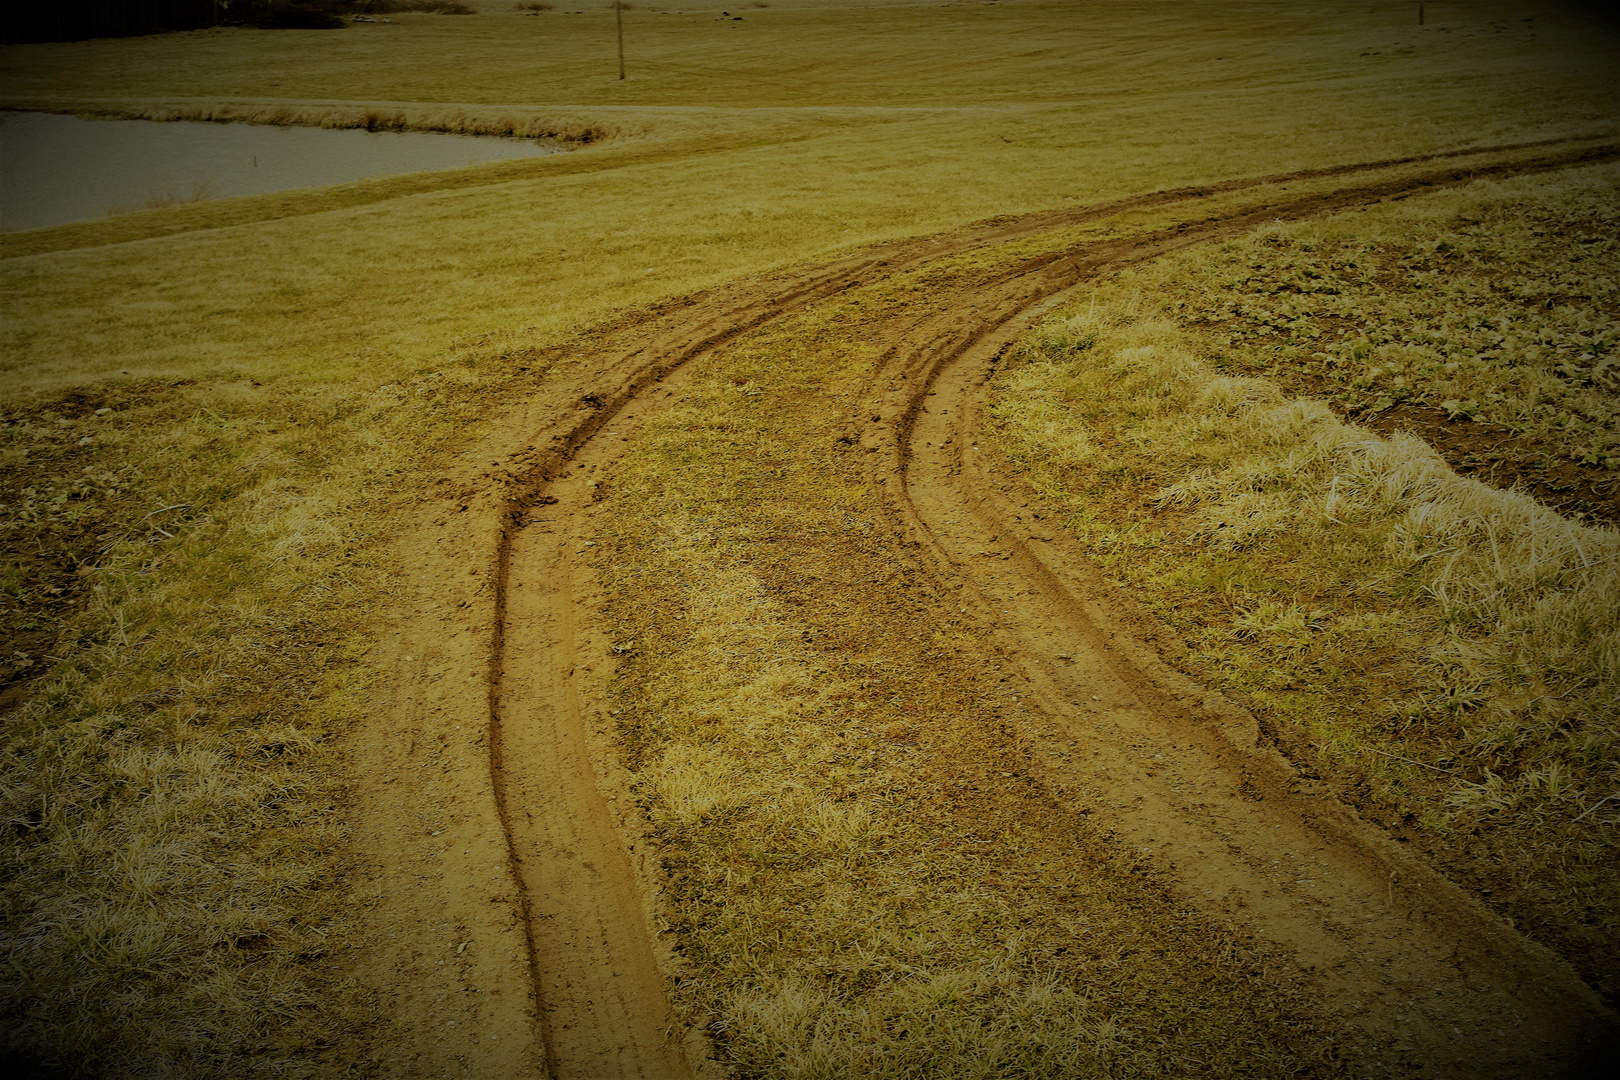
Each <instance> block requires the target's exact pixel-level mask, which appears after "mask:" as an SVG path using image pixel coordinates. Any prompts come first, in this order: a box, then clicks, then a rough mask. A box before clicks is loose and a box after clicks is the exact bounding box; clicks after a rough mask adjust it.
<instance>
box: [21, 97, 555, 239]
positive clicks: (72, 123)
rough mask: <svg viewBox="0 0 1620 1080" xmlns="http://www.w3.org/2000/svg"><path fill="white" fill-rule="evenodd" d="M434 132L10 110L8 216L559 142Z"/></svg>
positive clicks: (262, 186)
mask: <svg viewBox="0 0 1620 1080" xmlns="http://www.w3.org/2000/svg"><path fill="white" fill-rule="evenodd" d="M557 149H558V148H557V147H556V146H555V145H554V144H549V143H543V142H539V141H537V140H534V139H502V138H489V137H482V136H474V135H441V134H435V133H431V132H414V131H411V132H393V131H388V132H381V131H378V132H373V131H358V130H350V131H340V130H329V129H325V128H308V127H271V126H267V125H263V124H210V123H197V122H190V121H180V122H173V123H168V122H158V121H152V120H81V119H79V118H78V117H74V116H57V115H54V114H49V113H3V114H0V228H4V229H6V230H12V229H37V228H40V227H42V226H45V225H60V224H64V223H66V222H69V221H83V220H86V219H89V218H96V217H101V216H103V215H106V214H109V213H123V212H127V211H130V210H141V209H145V208H146V207H148V206H166V205H170V204H173V203H176V202H187V201H194V200H199V199H217V198H224V197H226V196H231V195H260V194H264V193H266V192H271V191H284V190H287V189H289V188H307V187H321V186H323V185H326V184H340V183H344V182H346V181H349V180H360V179H363V178H365V177H368V176H389V175H395V174H399V173H413V172H428V171H430V170H434V169H454V168H459V167H461V166H464V165H476V164H478V163H480V162H485V161H501V160H505V159H508V158H523V157H534V156H536V155H539V154H550V153H556V152H557Z"/></svg>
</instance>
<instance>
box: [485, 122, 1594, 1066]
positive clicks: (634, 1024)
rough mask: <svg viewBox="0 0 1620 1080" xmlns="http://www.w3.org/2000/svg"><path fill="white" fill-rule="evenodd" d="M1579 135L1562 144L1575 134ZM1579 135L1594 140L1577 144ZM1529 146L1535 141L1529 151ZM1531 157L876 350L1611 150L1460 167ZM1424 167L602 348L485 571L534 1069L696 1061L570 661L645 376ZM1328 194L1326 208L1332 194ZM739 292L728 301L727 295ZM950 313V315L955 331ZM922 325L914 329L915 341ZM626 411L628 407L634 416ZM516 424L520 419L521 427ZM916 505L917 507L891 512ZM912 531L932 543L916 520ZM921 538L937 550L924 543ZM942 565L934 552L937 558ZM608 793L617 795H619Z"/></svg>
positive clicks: (680, 324) (511, 505)
mask: <svg viewBox="0 0 1620 1080" xmlns="http://www.w3.org/2000/svg"><path fill="white" fill-rule="evenodd" d="M1580 141H1582V140H1576V142H1580ZM1584 141H1590V140H1584ZM1528 145H1533V146H1535V147H1537V148H1539V146H1540V145H1541V144H1528ZM1526 148H1528V146H1527V147H1506V148H1492V149H1491V150H1490V151H1476V152H1466V151H1465V152H1456V153H1457V154H1460V155H1464V156H1463V158H1462V163H1461V164H1458V165H1454V166H1451V167H1449V168H1446V169H1444V170H1437V171H1435V172H1433V173H1431V174H1429V175H1428V176H1427V177H1424V178H1417V179H1413V178H1410V177H1408V178H1404V179H1399V180H1394V179H1392V180H1388V181H1385V182H1382V183H1374V184H1369V185H1363V186H1362V187H1360V188H1357V189H1354V194H1342V195H1338V196H1332V195H1317V196H1310V197H1307V198H1304V199H1298V198H1295V199H1292V200H1290V199H1288V198H1286V197H1284V196H1283V195H1282V194H1281V193H1277V194H1275V195H1274V196H1270V197H1267V198H1265V199H1262V200H1260V203H1259V205H1257V206H1251V207H1248V208H1247V209H1245V210H1244V211H1243V212H1241V213H1237V214H1233V215H1231V216H1228V217H1225V218H1221V219H1219V220H1213V219H1211V220H1208V221H1203V222H1197V223H1191V224H1188V223H1184V224H1182V225H1180V226H1176V227H1174V228H1172V229H1168V230H1165V231H1163V232H1162V233H1157V234H1152V235H1151V236H1149V237H1147V238H1141V237H1138V238H1134V239H1128V240H1123V241H1122V240H1110V241H1107V242H1105V243H1102V244H1100V245H1091V246H1087V247H1082V248H1078V249H1071V250H1066V251H1062V252H1058V253H1056V254H1050V253H1049V254H1046V255H1041V256H1037V257H1031V258H1030V259H1028V260H1026V261H1025V262H1024V263H1022V264H1020V265H1018V266H1017V267H1016V268H1015V269H1014V271H1012V272H1010V273H1008V274H1005V275H1003V277H1002V278H1001V279H1000V280H999V281H996V282H993V283H991V285H990V286H989V287H988V288H987V289H986V291H985V295H984V296H983V298H981V300H980V301H979V302H978V303H977V307H978V308H979V311H978V313H977V316H976V320H975V321H973V322H972V325H973V326H974V327H975V329H973V330H972V331H971V332H968V333H965V334H964V333H963V332H962V331H960V330H951V331H944V332H942V336H941V337H940V338H939V340H934V341H929V342H928V343H927V345H926V347H925V348H923V349H921V350H920V351H919V350H912V351H911V353H908V352H907V351H906V350H905V349H899V350H891V356H890V362H891V363H890V367H891V368H893V367H894V366H895V365H898V366H899V367H900V368H904V369H906V370H908V371H911V372H912V373H914V374H915V375H916V376H917V377H916V378H911V379H908V380H907V381H908V382H909V384H910V385H911V386H913V387H917V386H919V384H921V383H925V382H929V383H931V382H932V381H933V380H934V379H935V378H936V377H937V375H938V372H939V370H940V366H941V364H942V363H943V362H945V361H946V360H958V361H959V360H960V359H961V358H962V357H964V356H966V355H967V354H968V353H969V351H970V350H972V349H973V348H974V347H975V346H976V343H980V342H982V341H984V340H986V337H985V335H986V334H989V333H992V332H995V331H996V328H998V327H1005V324H1006V323H1007V320H1008V319H1009V318H1012V317H1014V316H1016V315H1017V314H1019V313H1020V312H1028V311H1030V310H1032V309H1033V307H1034V305H1036V304H1038V303H1040V302H1041V301H1043V300H1045V299H1047V298H1049V297H1051V296H1053V295H1055V294H1056V293H1058V292H1060V291H1061V290H1062V289H1065V288H1068V287H1070V286H1072V285H1073V284H1074V283H1076V282H1077V281H1080V280H1083V279H1084V278H1085V277H1087V276H1089V275H1090V274H1091V273H1094V272H1096V270H1097V269H1098V268H1099V267H1101V266H1103V265H1116V264H1120V263H1121V262H1122V261H1124V260H1127V259H1136V258H1148V257H1151V256H1152V255H1154V254H1159V253H1162V252H1163V251H1167V250H1170V249H1172V248H1173V247H1176V246H1180V245H1182V244H1187V243H1194V242H1200V241H1201V240H1203V239H1207V238H1209V237H1210V236H1213V235H1217V234H1218V233H1219V232H1221V231H1223V230H1224V231H1226V232H1235V231H1238V230H1239V229H1242V228H1247V227H1250V226H1251V225H1253V224H1255V223H1257V222H1259V221H1262V220H1270V219H1271V218H1273V217H1276V216H1278V215H1279V214H1282V213H1310V212H1317V211H1319V210H1324V209H1328V208H1330V207H1333V206H1336V205H1353V204H1354V203H1355V202H1356V201H1361V202H1367V201H1376V200H1377V199H1379V198H1390V197H1400V196H1402V195H1405V194H1409V193H1411V192H1413V191H1416V190H1421V189H1423V188H1425V187H1429V186H1433V185H1435V184H1439V183H1456V182H1462V181H1464V180H1467V179H1471V178H1474V177H1477V176H1480V175H1489V174H1492V173H1503V174H1505V173H1508V172H1520V171H1525V170H1527V169H1533V168H1543V167H1545V168H1551V167H1555V164H1554V163H1555V162H1556V163H1563V164H1567V163H1568V162H1569V161H1570V160H1574V159H1579V160H1601V159H1604V157H1603V156H1604V155H1605V154H1607V155H1609V156H1613V154H1614V152H1615V151H1614V149H1613V148H1611V147H1601V148H1596V149H1594V148H1591V147H1583V148H1580V149H1576V150H1571V151H1566V152H1564V153H1562V154H1559V153H1546V154H1541V155H1539V156H1533V157H1529V158H1520V159H1518V160H1515V161H1510V162H1492V161H1489V160H1487V161H1483V162H1479V163H1475V164H1469V161H1470V160H1471V159H1472V157H1474V156H1480V155H1483V156H1485V157H1487V158H1488V157H1489V155H1490V154H1494V153H1498V152H1520V151H1522V150H1524V149H1526ZM1453 156H1456V155H1451V154H1448V155H1430V156H1428V157H1425V158H1413V159H1405V160H1402V161H1399V162H1378V163H1373V164H1369V165H1365V166H1344V167H1342V168H1340V169H1333V170H1315V171H1311V172H1304V173H1298V174H1289V175H1285V176H1272V177H1265V178H1259V179H1254V180H1242V181H1232V182H1229V183H1225V184H1220V185H1212V186H1208V187H1200V188H1184V189H1178V190H1176V191H1169V192H1158V193H1154V194H1152V195H1146V196H1141V197H1138V198H1134V199H1125V200H1118V201H1116V202H1112V203H1107V204H1101V205H1097V206H1091V207H1080V208H1075V209H1072V210H1064V211H1058V212H1049V213H1041V214H1034V215H1027V216H1025V217H1023V218H1015V219H1001V220H996V221H992V222H988V223H984V224H981V225H978V226H972V227H969V228H966V229H962V230H958V231H956V232H953V233H950V234H945V235H943V236H938V237H927V238H921V239H912V240H905V241H898V242H894V243H891V244H885V245H881V246H879V247H875V248H872V249H868V250H866V251H864V252H860V253H857V254H856V255H853V256H851V257H848V258H845V259H841V260H837V261H835V262H832V263H827V264H823V265H820V266H815V267H808V268H802V269H795V270H789V271H787V272H784V273H782V274H780V275H777V276H776V277H775V278H773V279H768V280H765V281H760V282H757V283H753V284H752V285H751V286H750V287H747V288H743V289H740V290H738V289H734V290H732V291H730V292H726V291H724V290H721V291H720V295H717V296H716V297H714V298H712V299H709V298H699V299H697V300H696V301H693V302H690V303H685V304H682V303H676V304H675V305H674V310H672V311H670V312H669V313H668V314H664V315H662V316H660V317H658V318H654V319H651V320H648V322H647V325H646V328H645V330H644V331H643V332H642V335H641V340H640V343H639V344H637V345H635V346H634V347H631V348H628V349H621V350H620V351H618V352H616V353H613V354H611V355H598V356H597V357H596V359H594V360H593V361H592V363H593V365H599V369H598V371H597V374H599V375H607V378H606V379H605V380H601V381H597V382H594V385H595V387H596V388H595V389H592V390H590V391H589V392H587V393H585V394H582V395H581V396H580V399H579V404H578V406H577V407H576V408H575V409H574V410H573V411H572V412H570V413H568V414H567V415H556V414H553V415H551V416H549V417H547V418H546V422H545V423H543V424H541V425H538V427H539V430H538V431H536V430H535V429H534V428H533V427H531V428H529V430H530V431H531V432H533V433H532V434H529V435H523V434H521V433H518V434H517V435H515V436H514V438H516V440H517V441H518V442H519V443H520V444H522V446H521V449H520V450H518V452H516V453H514V454H513V455H512V463H513V465H514V466H515V469H516V471H515V472H513V473H509V474H508V476H507V478H506V480H505V490H506V492H507V497H506V500H505V505H504V509H503V510H502V528H501V535H500V541H499V545H498V549H497V554H496V565H495V568H494V575H493V582H494V591H495V598H494V607H495V618H494V631H493V636H492V641H491V667H490V671H489V674H488V689H487V697H488V716H489V721H488V722H489V730H488V739H487V745H488V753H489V761H490V770H491V777H492V784H491V789H492V792H493V796H494V800H495V808H496V812H497V815H498V817H499V820H500V822H501V824H502V828H503V831H504V833H505V840H506V860H507V863H508V866H509V869H510V873H511V876H512V877H513V879H514V880H515V881H516V882H517V883H518V885H519V893H520V896H519V899H518V901H517V904H516V907H517V910H518V913H519V917H520V919H521V921H522V922H523V924H524V925H525V927H526V931H527V943H528V967H529V969H530V973H531V979H532V982H533V994H534V996H535V997H536V999H537V1003H538V1009H537V1017H538V1019H537V1023H538V1025H539V1027H540V1029H541V1036H542V1040H543V1042H544V1045H545V1047H546V1057H547V1062H546V1064H547V1069H548V1072H549V1073H550V1074H551V1075H552V1076H554V1077H558V1078H562V1080H571V1078H573V1077H587V1076H588V1077H596V1076H604V1077H612V1076H626V1077H655V1076H684V1075H690V1073H691V1071H692V1070H693V1069H694V1068H698V1067H701V1063H700V1062H698V1061H696V1060H694V1055H695V1053H696V1052H700V1051H701V1047H699V1050H698V1051H692V1050H691V1049H690V1048H683V1046H682V1043H681V1040H680V1038H679V1036H678V1034H677V1033H676V1032H675V1028H676V1026H677V1025H676V1023H675V1021H674V1019H673V1017H672V1014H671V1011H670V1007H669V1004H668V1000H667V996H666V994H665V992H664V974H663V971H662V968H661V966H660V962H659V959H658V956H657V952H656V947H655V942H654V940H653V936H652V934H651V932H650V930H649V925H650V922H649V919H650V914H651V905H652V902H653V901H652V897H651V895H650V888H651V886H650V884H649V882H648V877H647V874H646V873H638V872H637V870H636V867H635V865H634V861H633V859H632V858H631V854H632V853H631V851H630V847H631V842H630V841H627V836H628V835H629V834H630V833H631V832H633V827H632V825H631V824H629V823H628V819H627V817H626V815H625V813H624V812H623V808H616V807H615V806H613V805H611V804H612V803H614V802H615V799H614V798H613V797H611V796H612V795H613V793H612V792H611V791H609V792H608V793H607V794H604V787H605V784H604V780H603V777H604V776H605V774H606V772H607V770H608V768H609V763H608V762H605V761H602V760H599V759H598V758H597V756H596V755H597V754H599V753H600V748H593V730H594V728H593V725H594V724H595V723H596V721H595V720H593V719H592V717H593V716H594V714H595V712H596V711H598V710H597V706H596V704H595V703H593V702H592V701H589V700H586V699H585V698H584V696H583V695H582V693H581V690H580V679H579V677H578V674H577V672H578V669H579V666H580V662H581V657H582V656H583V655H584V653H583V652H582V646H581V644H580V642H579V640H578V637H577V633H576V629H577V626H578V620H579V618H580V616H581V614H582V611H581V609H582V607H583V606H584V604H585V600H586V594H587V592H588V583H586V581H585V579H584V578H583V577H582V574H583V571H582V569H581V568H580V566H579V556H580V555H581V554H583V553H584V551H585V549H584V548H583V547H582V546H581V545H584V544H586V543H588V542H589V541H588V540H587V538H586V536H587V534H586V533H585V532H584V531H583V530H584V529H585V528H586V519H585V516H584V515H585V513H586V511H585V507H586V505H587V503H588V499H589V496H590V490H591V488H590V481H589V479H588V477H589V475H590V474H591V472H592V471H593V469H599V468H602V467H604V466H605V464H606V463H607V462H609V461H611V460H612V459H613V457H614V456H616V454H617V453H618V450H619V448H620V447H621V446H622V442H623V440H624V439H626V438H629V437H630V436H629V435H628V434H626V433H625V432H624V431H621V430H620V429H621V428H626V429H629V428H631V427H632V425H633V424H634V422H635V421H636V420H638V419H639V418H640V417H641V416H644V415H645V410H646V409H650V408H656V407H657V400H658V398H659V397H660V396H661V395H659V394H658V393H657V392H656V391H657V390H658V388H659V387H660V384H661V383H663V382H664V381H666V380H667V379H670V378H672V377H677V373H678V372H679V371H680V370H681V369H682V368H683V366H685V365H687V364H689V363H691V362H692V361H694V360H698V359H700V358H701V357H703V356H704V355H706V354H708V353H710V352H712V351H713V350H715V349H718V348H722V347H724V346H725V345H726V344H727V343H728V342H730V341H731V340H733V339H734V338H736V337H737V336H739V335H740V334H743V333H745V332H747V331H749V330H752V329H755V328H758V327H761V326H763V325H765V324H767V323H769V322H771V321H773V320H775V319H777V318H780V317H782V316H784V315H787V314H789V313H791V312H793V311H797V310H800V309H802V308H804V307H805V306H807V305H809V304H812V303H816V302H820V301H823V300H826V299H829V298H831V297H833V296H835V295H837V294H838V293H839V292H841V291H843V290H847V289H849V288H852V287H855V286H857V285H860V284H863V283H867V282H869V281H872V280H876V279H879V278H882V277H885V276H888V275H892V274H894V273H897V272H899V271H901V270H903V269H906V268H909V267H916V266H920V265H923V264H925V263H928V262H931V261H934V260H938V259H942V258H945V257H947V256H950V255H954V254H958V253H961V252H965V251H968V250H970V249H973V248H976V247H986V246H994V245H999V244H1003V243H1008V242H1011V241H1016V240H1019V239H1022V238H1025V237H1028V236H1033V235H1038V234H1041V233H1045V232H1049V231H1052V230H1054V229H1059V228H1063V227H1067V226H1071V225H1074V224H1077V223H1082V222H1085V221H1090V220H1097V219H1102V218H1107V217H1109V216H1112V215H1116V214H1120V213H1123V212H1125V211H1128V210H1133V209H1142V208H1150V207H1160V206H1165V205H1169V204H1172V203H1180V202H1188V203H1197V202H1199V201H1200V200H1205V199H1208V198H1210V197H1211V196H1213V195H1220V194H1227V193H1231V192H1234V191H1242V190H1246V189H1251V188H1262V187H1265V186H1268V185H1278V184H1281V183H1286V182H1288V181H1291V180H1293V179H1297V178H1312V177H1321V176H1339V175H1352V174H1354V173H1357V172H1371V173H1376V172H1377V171H1379V170H1381V169H1387V168H1390V167H1391V166H1394V165H1401V166H1405V165H1410V164H1411V163H1412V162H1421V161H1427V160H1439V159H1442V158H1450V157H1453ZM1335 199H1337V200H1338V201H1337V202H1335ZM739 294H740V295H739ZM960 315H961V313H960V312H957V317H956V318H954V319H953V320H952V322H953V325H955V326H961V325H962V319H961V318H960ZM928 329H929V327H928V326H927V325H926V320H925V323H924V324H920V325H918V326H916V327H914V328H913V332H912V333H911V335H910V337H911V338H916V336H917V335H918V334H926V333H927V331H928ZM918 401H919V399H916V398H909V399H908V398H907V397H906V391H905V390H904V389H903V388H899V387H897V388H896V390H895V393H894V394H892V395H891V396H890V402H889V405H888V406H887V407H886V416H887V419H888V420H889V421H891V423H889V424H888V426H887V428H885V427H884V426H883V425H879V426H878V428H877V429H875V430H874V431H872V432H870V433H868V435H867V436H866V438H867V441H868V442H869V444H870V448H871V449H874V450H876V449H879V448H880V446H882V445H887V446H888V447H889V448H890V449H891V450H893V451H894V454H895V457H894V461H895V465H896V468H897V469H898V470H899V471H901V472H902V473H903V474H904V475H906V476H907V478H908V479H909V478H910V476H911V474H910V473H909V472H906V470H905V466H906V455H907V448H909V447H910V446H911V445H912V442H913V438H912V436H913V435H914V428H915V426H916V425H915V417H916V415H917V414H918V411H919V408H920V406H919V404H918ZM637 410H642V411H641V412H640V414H639V415H638V414H637ZM518 422H520V423H527V422H529V421H527V420H520V421H518ZM907 505H908V506H915V505H916V501H915V500H912V501H911V502H909V503H907ZM914 524H915V525H916V526H917V532H918V533H919V534H928V535H932V534H931V533H930V532H929V530H928V526H927V524H926V522H924V521H923V519H922V518H921V517H920V516H918V517H916V520H915V522H914ZM935 543H937V541H935ZM939 554H940V557H941V559H942V565H947V566H948V565H949V560H950V555H949V552H948V550H947V549H946V548H944V547H943V546H940V547H939ZM621 801H622V800H621Z"/></svg>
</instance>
